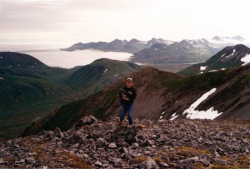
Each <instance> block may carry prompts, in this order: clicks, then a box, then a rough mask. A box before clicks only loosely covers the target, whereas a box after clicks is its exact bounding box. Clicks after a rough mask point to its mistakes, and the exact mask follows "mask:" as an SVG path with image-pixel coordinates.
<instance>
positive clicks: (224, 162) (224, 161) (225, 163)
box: [214, 158, 228, 165]
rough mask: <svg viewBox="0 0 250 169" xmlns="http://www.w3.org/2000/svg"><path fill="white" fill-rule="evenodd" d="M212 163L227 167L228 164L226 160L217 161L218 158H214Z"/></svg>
mask: <svg viewBox="0 0 250 169" xmlns="http://www.w3.org/2000/svg"><path fill="white" fill-rule="evenodd" d="M214 162H215V163H217V164H220V165H227V164H228V162H227V160H223V159H218V158H214Z"/></svg>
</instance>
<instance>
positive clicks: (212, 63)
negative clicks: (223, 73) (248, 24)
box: [178, 44, 250, 76]
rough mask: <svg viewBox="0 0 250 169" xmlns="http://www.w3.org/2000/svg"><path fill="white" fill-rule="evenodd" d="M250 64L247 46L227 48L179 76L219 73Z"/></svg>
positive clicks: (183, 71)
mask: <svg viewBox="0 0 250 169" xmlns="http://www.w3.org/2000/svg"><path fill="white" fill-rule="evenodd" d="M249 62H250V49H249V48H248V47H246V46H245V45H242V44H239V45H235V46H228V47H225V48H224V49H223V50H221V51H220V52H218V53H217V54H216V55H214V56H212V57H211V58H210V59H208V60H207V61H206V62H204V63H200V64H195V65H193V66H190V67H188V68H186V69H184V70H182V71H180V72H178V74H181V75H185V76H187V75H195V74H199V73H205V72H209V71H217V70H221V69H228V68H233V67H237V66H241V65H245V64H248V63H249Z"/></svg>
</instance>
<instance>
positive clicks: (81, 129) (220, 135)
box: [0, 116, 250, 169]
mask: <svg viewBox="0 0 250 169" xmlns="http://www.w3.org/2000/svg"><path fill="white" fill-rule="evenodd" d="M127 125H128V122H127V121H125V122H123V124H122V125H121V126H117V118H116V117H113V118H110V119H109V121H107V122H101V121H98V120H97V119H96V118H95V117H93V116H88V117H84V118H83V119H81V120H80V121H79V122H77V123H76V124H75V125H74V127H72V128H71V129H69V130H68V131H65V132H61V130H60V129H59V128H56V129H55V130H54V131H42V132H40V133H39V134H38V135H33V136H28V137H23V138H22V137H20V138H17V139H13V140H7V141H4V142H1V143H0V168H5V167H7V168H13V167H17V168H33V167H37V168H107V169H108V168H131V169H132V168H146V169H150V168H249V167H250V119H246V120H225V121H219V122H218V121H212V120H190V119H182V120H174V121H170V120H158V121H152V120H140V121H139V120H137V119H135V120H134V125H133V126H132V127H129V126H127Z"/></svg>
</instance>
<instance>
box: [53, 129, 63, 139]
mask: <svg viewBox="0 0 250 169" xmlns="http://www.w3.org/2000/svg"><path fill="white" fill-rule="evenodd" d="M54 134H55V135H56V136H57V137H59V138H63V137H64V134H63V133H62V131H61V129H60V128H59V127H56V128H55V130H54Z"/></svg>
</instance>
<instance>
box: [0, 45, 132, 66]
mask: <svg viewBox="0 0 250 169" xmlns="http://www.w3.org/2000/svg"><path fill="white" fill-rule="evenodd" d="M51 47H52V48H53V46H48V45H4V44H0V51H3V52H4V51H10V52H19V53H25V54H28V55H31V56H33V57H35V58H37V59H38V60H40V61H41V62H43V63H44V64H46V65H48V66H50V67H61V68H68V69H70V68H73V67H75V66H84V65H87V64H90V63H92V62H93V61H95V60H96V59H100V58H109V59H112V60H120V61H128V60H129V58H130V57H131V56H132V54H131V53H123V52H102V51H98V50H77V51H71V52H69V51H61V50H60V49H56V48H54V49H51Z"/></svg>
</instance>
